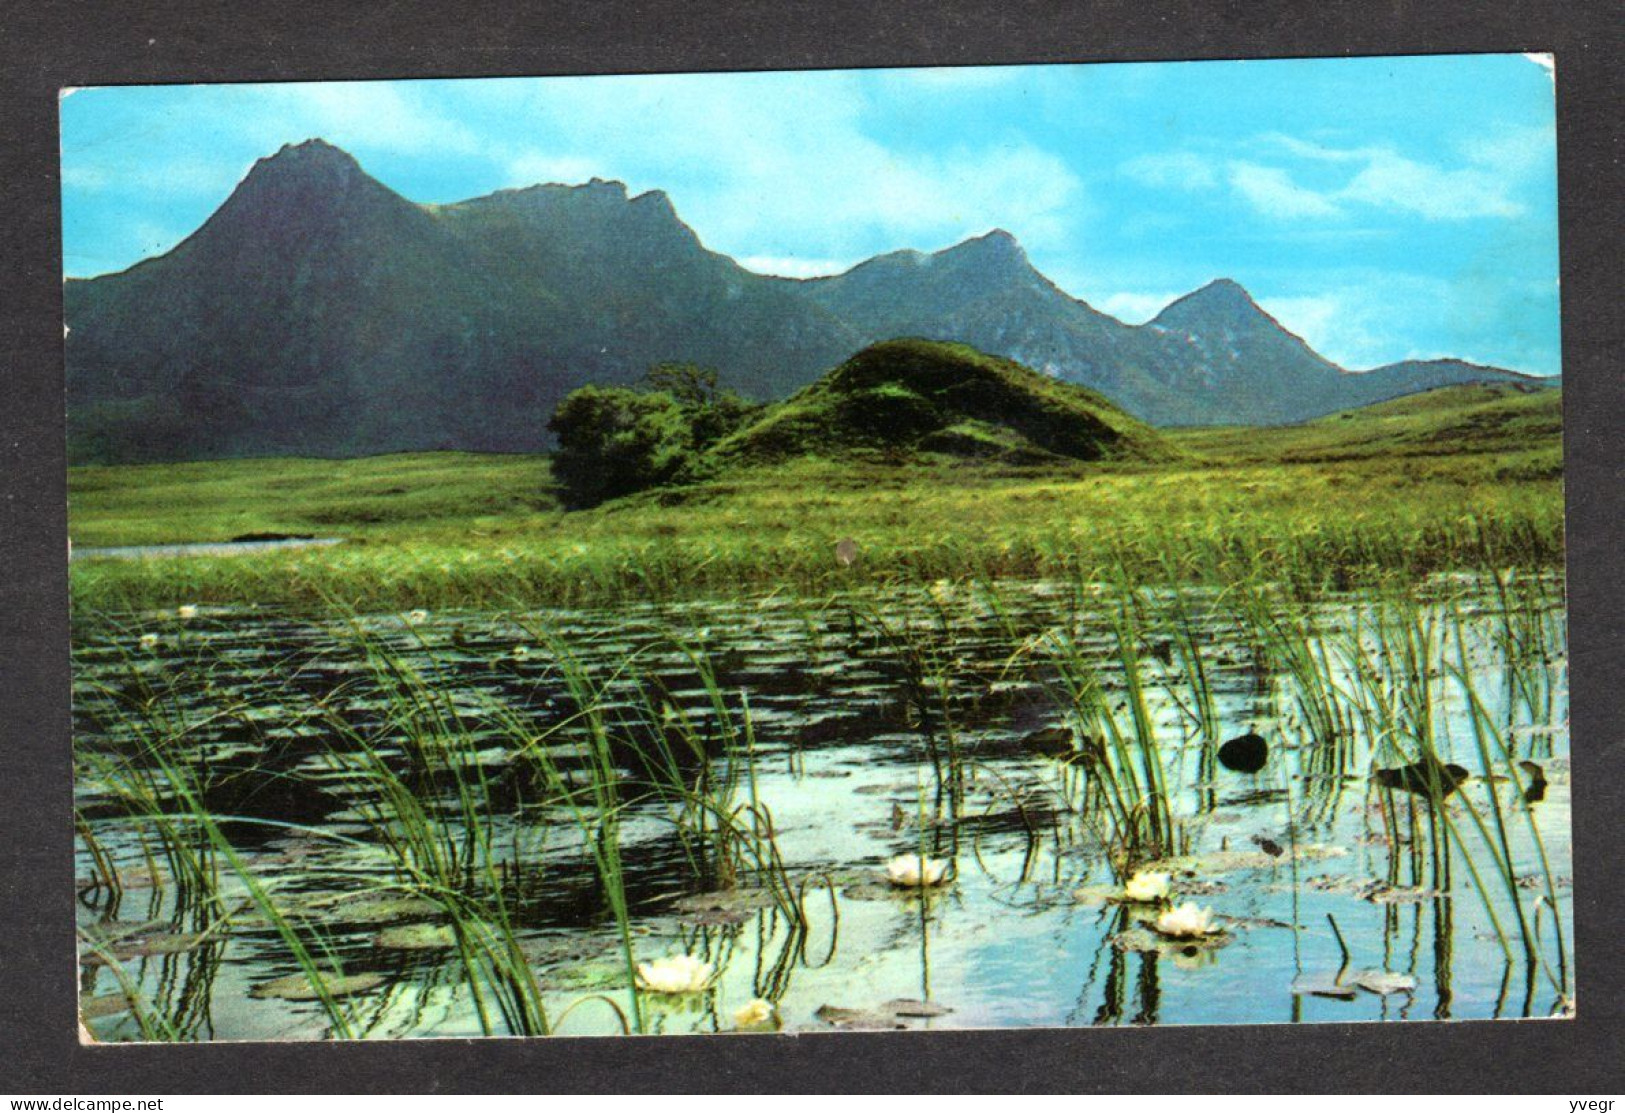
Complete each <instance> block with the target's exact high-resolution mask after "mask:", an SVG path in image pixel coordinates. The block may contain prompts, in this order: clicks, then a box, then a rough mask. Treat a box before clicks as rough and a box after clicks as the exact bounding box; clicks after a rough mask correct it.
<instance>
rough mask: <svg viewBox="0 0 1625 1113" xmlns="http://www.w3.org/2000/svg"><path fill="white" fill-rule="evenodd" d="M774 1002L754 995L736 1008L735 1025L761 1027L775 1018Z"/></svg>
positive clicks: (738, 1026)
mask: <svg viewBox="0 0 1625 1113" xmlns="http://www.w3.org/2000/svg"><path fill="white" fill-rule="evenodd" d="M773 1011H774V1010H773V1002H771V1001H764V1000H762V999H761V998H760V997H753V998H751V999H750V1000H749V1001H746V1002H745V1003H744V1004H743V1005H740V1006H739V1007H738V1008H737V1009H735V1010H734V1027H736V1028H759V1027H761V1026H762V1025H763V1024H766V1023H767V1022H768V1021H770V1020H772V1019H773Z"/></svg>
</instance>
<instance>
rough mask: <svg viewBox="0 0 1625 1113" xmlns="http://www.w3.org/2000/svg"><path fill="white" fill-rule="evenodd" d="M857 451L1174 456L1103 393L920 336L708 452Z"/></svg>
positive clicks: (759, 458) (719, 459) (845, 371)
mask: <svg viewBox="0 0 1625 1113" xmlns="http://www.w3.org/2000/svg"><path fill="white" fill-rule="evenodd" d="M849 454H862V455H866V456H883V457H890V458H895V459H897V460H899V461H900V462H901V461H904V460H908V459H911V458H917V457H921V456H955V457H964V458H973V459H989V460H995V461H999V462H1003V463H1012V464H1029V463H1031V464H1037V463H1044V462H1053V461H1057V460H1062V461H1064V460H1085V461H1093V460H1157V459H1166V458H1168V457H1170V456H1172V455H1175V453H1174V452H1173V450H1171V449H1170V448H1169V447H1168V446H1167V444H1166V442H1165V441H1164V440H1163V438H1162V437H1161V436H1160V435H1159V434H1157V433H1156V432H1155V431H1153V430H1152V429H1151V428H1150V427H1149V426H1147V425H1145V424H1143V423H1142V422H1140V421H1137V420H1135V419H1134V418H1132V417H1130V416H1129V415H1128V414H1127V413H1125V412H1123V411H1122V410H1121V409H1119V408H1118V407H1117V406H1114V405H1112V403H1110V402H1108V401H1107V400H1106V399H1105V398H1103V397H1101V396H1100V395H1099V394H1096V393H1095V392H1094V391H1091V390H1087V389H1085V388H1083V387H1079V386H1074V385H1073V384H1071V383H1064V382H1061V381H1060V380H1058V379H1054V378H1051V377H1050V376H1048V375H1044V374H1040V373H1039V372H1037V371H1034V370H1032V369H1031V368H1029V367H1024V366H1022V365H1021V364H1019V363H1016V362H1015V361H1013V360H1009V359H1001V358H998V357H996V356H990V355H987V354H986V353H984V352H980V351H977V350H976V349H975V348H972V347H969V346H968V345H965V344H947V343H941V342H938V341H932V340H917V339H902V340H887V341H883V342H882V343H879V344H874V345H871V346H870V347H867V348H865V349H863V350H862V351H860V352H858V353H857V354H856V355H854V356H853V357H852V358H850V359H848V360H847V361H846V362H845V363H843V364H841V365H840V366H839V367H837V368H835V369H834V370H833V371H830V372H829V373H828V374H826V375H824V376H823V378H821V379H819V380H818V381H817V382H815V383H813V384H812V385H811V386H808V387H806V388H805V389H803V390H801V391H799V392H797V393H796V394H795V395H793V396H791V397H790V398H788V399H787V400H785V401H784V402H782V403H780V404H779V405H776V406H773V407H771V408H770V409H769V410H768V411H767V412H766V413H765V414H764V415H763V416H762V418H761V419H760V420H758V421H756V422H755V423H753V424H751V425H748V426H746V427H745V428H744V429H741V430H740V431H738V432H737V433H735V434H733V435H732V436H730V437H728V438H727V439H725V440H723V441H722V442H720V443H719V444H717V446H716V447H715V448H714V449H712V451H711V454H710V455H711V460H712V462H713V463H716V464H721V465H727V464H763V463H775V462H778V461H782V460H788V459H790V458H792V457H797V456H824V457H831V456H843V455H849Z"/></svg>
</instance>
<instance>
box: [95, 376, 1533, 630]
mask: <svg viewBox="0 0 1625 1113" xmlns="http://www.w3.org/2000/svg"><path fill="white" fill-rule="evenodd" d="M859 381H860V382H861V381H864V380H861V378H860V380H859ZM853 385H854V386H856V387H857V389H860V390H862V389H871V388H872V387H870V386H858V385H857V384H856V383H854V384H853ZM916 393H918V392H916ZM922 397H926V398H929V397H930V392H929V391H927V392H926V394H924V395H922ZM804 401H807V402H808V406H807V408H806V409H801V408H800V407H798V408H797V409H796V410H794V411H792V412H791V414H790V415H788V417H792V418H796V419H797V421H796V422H795V423H792V424H791V426H790V427H791V428H796V427H798V426H799V427H801V428H803V429H804V431H806V432H807V433H808V435H809V437H811V436H812V433H813V430H811V429H810V428H807V427H806V424H805V422H803V421H802V419H803V418H807V419H808V420H810V418H809V415H810V414H811V413H813V412H817V411H816V408H815V407H813V406H812V405H811V402H812V401H816V399H812V400H804ZM798 415H799V416H798ZM1559 415H1560V396H1559V394H1558V392H1556V391H1540V392H1537V393H1534V394H1522V393H1519V392H1518V391H1517V390H1516V389H1511V388H1505V387H1490V388H1451V389H1446V390H1439V391H1434V392H1432V393H1430V394H1426V395H1420V396H1417V397H1414V398H1409V399H1403V400H1400V401H1396V402H1389V403H1383V404H1382V405H1379V406H1374V407H1369V408H1367V409H1365V410H1360V411H1355V412H1353V413H1352V415H1350V416H1347V417H1345V416H1342V415H1336V416H1333V417H1331V418H1327V419H1324V420H1321V421H1316V422H1311V423H1309V424H1306V425H1300V426H1293V427H1289V428H1282V429H1275V430H1259V429H1204V430H1190V431H1183V432H1180V433H1177V434H1166V435H1164V437H1162V438H1161V440H1162V441H1165V442H1167V443H1168V445H1169V446H1170V448H1169V449H1168V450H1167V451H1166V452H1165V453H1164V454H1162V455H1161V456H1159V457H1158V458H1155V459H1146V458H1142V457H1138V456H1135V455H1132V454H1131V455H1128V456H1123V457H1119V458H1115V459H1099V460H1095V461H1093V462H1087V463H1085V462H1082V461H1080V460H1076V459H1065V458H1061V457H1053V456H1052V457H1051V461H1052V462H1049V463H1046V464H1043V465H1039V466H1033V465H1028V466H1021V467H1005V466H998V465H993V466H988V465H978V466H967V464H966V460H965V458H964V457H963V456H956V455H952V454H947V453H941V452H932V451H918V450H915V449H911V450H909V454H908V455H909V463H908V466H901V467H900V466H898V465H897V463H896V459H897V457H896V456H895V454H890V453H888V452H885V451H868V452H860V453H857V454H846V455H840V454H837V455H833V456H825V455H818V454H813V453H808V454H802V455H796V456H789V457H781V458H776V459H772V460H769V461H767V462H766V463H765V465H763V466H735V467H729V468H726V469H724V470H722V471H721V472H719V474H718V475H717V476H716V477H715V478H713V479H711V480H709V481H707V482H702V483H695V484H691V485H689V486H686V487H681V488H669V489H663V490H656V491H649V492H645V493H643V494H641V495H637V496H633V497H631V498H627V499H622V500H619V501H617V502H615V503H612V504H608V505H605V506H602V507H599V508H596V509H594V510H590V511H582V512H576V513H566V512H564V511H563V510H562V509H560V508H559V506H558V504H557V502H556V500H555V499H554V497H553V494H552V484H551V481H550V479H549V474H548V462H547V459H546V458H545V457H541V456H481V455H466V454H455V453H425V454H414V455H403V456H385V457H373V458H369V459H363V460H344V461H327V460H282V459H273V460H236V461H221V462H216V463H205V464H185V465H147V466H132V467H117V468H73V469H70V472H69V488H70V499H69V512H70V524H71V535H72V537H73V540H74V542H75V544H77V545H81V546H83V545H91V544H101V545H110V544H140V543H157V542H177V541H215V540H226V539H229V538H231V537H233V536H237V535H240V534H244V533H252V532H283V533H313V534H321V535H324V536H338V537H343V538H346V539H347V542H346V544H343V545H339V546H336V547H334V548H331V549H323V550H312V551H306V552H297V553H280V554H264V555H258V556H253V557H229V558H186V559H166V560H152V561H122V560H76V561H75V562H74V565H73V572H72V587H73V601H74V607H75V609H76V610H81V609H87V608H88V609H104V608H105V609H114V610H123V609H126V608H139V607H147V606H174V605H178V604H180V603H198V602H203V603H208V602H221V603H248V602H252V603H294V604H317V603H322V602H330V601H334V600H337V601H341V602H343V603H346V604H348V605H351V606H356V607H360V608H364V609H386V608H408V607H416V606H424V607H442V608H444V607H463V606H479V605H487V604H496V605H506V604H513V603H516V602H517V603H526V604H536V603H543V604H560V605H571V604H593V603H600V602H610V601H614V600H617V599H622V598H634V599H645V600H648V599H663V598H681V597H685V596H694V595H739V594H745V593H750V592H757V591H774V590H792V591H822V590H826V589H832V588H834V587H837V586H839V585H842V584H850V583H851V582H853V581H854V580H860V581H867V582H886V581H898V580H906V581H925V582H934V581H936V580H941V579H947V580H964V579H996V578H1001V577H1025V576H1063V575H1078V576H1083V577H1087V578H1102V577H1110V576H1113V575H1116V574H1119V573H1122V574H1127V575H1129V576H1132V577H1137V578H1140V579H1142V580H1157V579H1167V578H1178V579H1181V580H1191V581H1206V582H1214V583H1223V582H1235V581H1236V580H1237V579H1238V578H1242V577H1249V576H1253V577H1264V578H1266V579H1277V580H1278V579H1290V580H1291V581H1293V582H1295V583H1307V584H1310V585H1316V584H1328V583H1330V584H1338V585H1342V584H1347V583H1354V582H1359V580H1360V579H1361V578H1363V577H1367V576H1372V575H1383V574H1386V573H1390V572H1394V571H1396V570H1397V571H1401V572H1403V573H1404V574H1405V575H1406V576H1414V575H1418V574H1422V573H1425V572H1427V571H1432V570H1438V569H1447V568H1461V567H1506V566H1509V565H1522V566H1540V567H1554V566H1560V565H1561V561H1562V554H1563V492H1562V445H1561V438H1560V436H1559ZM825 416H829V415H828V413H827V412H826V413H825ZM780 420H781V421H785V420H786V418H785V417H781V418H780ZM949 428H951V426H949ZM770 429H771V427H770ZM781 431H782V430H781ZM1126 431H1127V432H1128V433H1129V434H1132V432H1133V427H1132V426H1129V427H1127V430H1126ZM747 432H748V431H747ZM758 432H760V430H758ZM921 439H923V438H921ZM768 443H769V444H772V443H774V442H771V441H770V442H768ZM800 443H803V444H805V443H807V442H806V441H801V442H800ZM915 443H916V444H917V443H918V442H915ZM1128 443H1129V444H1130V445H1134V444H1136V443H1137V442H1136V441H1135V440H1134V438H1133V437H1132V435H1130V437H1129V442H1128ZM746 447H747V446H746V444H743V443H742V444H737V445H735V446H733V449H732V450H731V451H735V452H740V451H743V450H744V449H745V448H746ZM757 447H758V448H761V447H763V446H762V445H760V444H758V445H757ZM842 538H851V539H853V540H854V541H855V542H856V543H857V546H858V551H859V554H860V555H859V558H858V560H857V561H856V562H855V563H854V564H852V565H851V566H850V567H844V566H842V565H840V564H839V563H838V562H837V561H836V560H835V559H834V556H833V547H834V544H835V542H836V541H838V540H840V539H842Z"/></svg>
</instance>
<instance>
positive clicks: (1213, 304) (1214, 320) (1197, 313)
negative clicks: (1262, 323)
mask: <svg viewBox="0 0 1625 1113" xmlns="http://www.w3.org/2000/svg"><path fill="white" fill-rule="evenodd" d="M1258 319H1263V320H1266V321H1269V320H1272V318H1270V315H1269V314H1268V313H1266V312H1264V310H1263V309H1261V308H1259V305H1258V303H1257V302H1256V301H1254V300H1253V296H1252V295H1251V294H1249V293H1248V292H1247V290H1246V289H1245V288H1244V287H1243V286H1242V285H1241V283H1239V282H1237V281H1235V280H1234V279H1230V278H1215V279H1214V280H1213V281H1212V282H1209V283H1208V284H1207V285H1206V286H1203V287H1202V288H1201V289H1199V290H1192V291H1191V292H1190V293H1188V294H1186V295H1185V296H1184V297H1182V298H1179V299H1177V300H1176V301H1174V302H1172V303H1170V304H1169V306H1168V307H1167V308H1166V309H1164V310H1163V311H1162V312H1161V313H1158V314H1157V315H1156V317H1154V318H1152V320H1151V324H1153V325H1155V326H1157V327H1159V328H1166V329H1177V330H1182V331H1190V330H1193V329H1198V328H1201V327H1211V326H1213V325H1221V326H1222V325H1231V326H1234V325H1237V324H1243V323H1247V322H1251V321H1255V320H1258Z"/></svg>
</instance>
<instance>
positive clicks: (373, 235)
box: [64, 140, 1523, 462]
mask: <svg viewBox="0 0 1625 1113" xmlns="http://www.w3.org/2000/svg"><path fill="white" fill-rule="evenodd" d="M64 302H65V308H66V318H67V324H68V326H69V328H70V331H69V334H68V337H67V341H66V351H67V387H68V403H69V405H68V437H69V452H70V456H71V458H72V459H74V460H75V461H76V462H129V461H143V460H186V459H201V458H213V457H222V456H244V455H295V454H298V455H319V456H354V455H367V454H375V453H380V452H388V451H399V450H408V449H438V448H444V449H465V450H476V451H534V450H540V449H544V448H546V447H547V446H548V440H547V434H546V432H545V426H546V422H547V418H548V416H549V414H550V413H551V412H552V410H553V407H554V406H555V405H556V404H557V403H558V401H559V399H561V398H562V397H563V396H564V395H565V394H567V393H568V392H569V391H570V390H572V389H574V388H575V387H578V386H581V385H583V384H584V383H589V382H592V383H628V382H632V381H634V380H636V379H637V378H639V377H640V376H641V375H642V374H643V373H644V372H645V370H646V369H647V368H648V367H649V366H650V365H651V364H654V363H657V362H661V361H668V360H670V361H687V362H693V363H699V364H703V365H706V366H711V367H716V368H717V369H719V371H720V372H721V373H722V383H723V385H724V386H728V387H732V388H733V389H736V390H739V391H740V392H742V393H744V394H746V395H748V396H750V397H754V398H756V399H759V400H764V401H766V400H773V399H782V398H785V397H787V396H788V395H789V394H791V393H792V392H793V391H795V390H796V389H797V388H799V387H802V386H804V385H806V384H807V383H809V382H811V381H812V380H813V379H814V378H815V377H816V376H817V375H818V374H819V373H820V372H821V371H822V370H823V369H825V368H828V367H830V366H833V365H834V364H836V363H839V362H840V361H841V360H843V359H845V358H846V357H847V356H849V355H851V353H853V352H854V351H857V350H858V349H860V348H862V347H864V346H865V345H868V344H872V343H875V342H877V341H881V340H885V339H888V338H891V337H896V336H920V337H924V338H927V339H933V340H944V341H957V342H963V343H968V344H971V345H973V346H974V347H976V348H979V349H981V350H983V351H987V352H992V353H995V354H998V355H1002V356H1006V357H1009V358H1011V359H1015V360H1018V361H1020V362H1022V363H1025V364H1027V365H1028V366H1031V367H1034V368H1036V369H1038V370H1040V371H1042V372H1044V373H1046V374H1049V375H1052V376H1054V377H1056V378H1059V379H1064V380H1067V381H1069V382H1074V383H1078V384H1081V385H1084V386H1087V387H1089V388H1091V389H1094V390H1098V391H1100V392H1101V393H1102V394H1104V395H1106V396H1107V397H1108V398H1111V399H1112V400H1113V401H1114V402H1116V403H1117V404H1118V405H1120V406H1122V407H1123V408H1124V409H1126V410H1128V411H1129V412H1130V413H1132V414H1134V415H1135V416H1136V417H1139V418H1141V419H1142V420H1146V421H1150V422H1152V423H1153V424H1157V425H1192V424H1215V423H1232V422H1246V423H1252V424H1261V423H1263V424H1268V423H1280V422H1292V421H1301V420H1304V419H1306V418H1310V417H1314V416H1318V415H1320V414H1324V413H1328V412H1331V411H1335V410H1338V409H1343V408H1347V407H1349V406H1355V405H1360V404H1362V403H1365V402H1370V401H1376V400H1379V399H1382V398H1388V397H1393V396H1396V395H1399V394H1404V393H1408V392H1412V391H1416V390H1424V389H1427V388H1430V387H1434V386H1439V385H1442V384H1447V383H1455V382H1466V381H1491V380H1517V379H1522V378H1523V377H1522V376H1517V375H1515V374H1514V373H1512V372H1508V371H1502V370H1499V369H1496V368H1486V367H1475V366H1473V365H1470V364H1465V363H1459V362H1453V361H1440V362H1432V363H1404V364H1395V365H1393V366H1391V367H1385V368H1378V369H1376V370H1373V371H1368V372H1360V373H1352V372H1348V371H1345V370H1343V369H1342V368H1339V367H1337V366H1336V365H1334V364H1332V363H1330V362H1328V361H1326V360H1325V359H1322V358H1321V357H1320V356H1318V355H1316V354H1315V353H1314V352H1313V351H1312V350H1310V348H1309V347H1308V346H1307V345H1306V344H1304V342H1303V341H1302V340H1300V339H1299V338H1297V337H1295V336H1293V335H1292V334H1291V333H1289V332H1287V331H1286V330H1285V329H1283V328H1281V326H1280V325H1279V324H1278V323H1277V322H1275V321H1274V320H1273V318H1271V317H1270V316H1269V315H1268V314H1266V313H1265V312H1264V311H1263V310H1261V309H1259V308H1258V306H1257V305H1256V304H1254V303H1253V301H1252V299H1251V298H1250V297H1249V296H1248V295H1247V293H1246V291H1244V290H1242V289H1241V287H1239V286H1237V285H1236V284H1235V283H1233V282H1228V281H1219V282H1215V283H1212V284H1210V285H1209V286H1206V287H1204V288H1203V289H1201V290H1198V291H1196V292H1195V293H1193V294H1190V295H1188V296H1187V297H1185V298H1183V299H1181V300H1180V301H1178V302H1176V303H1174V304H1173V305H1171V306H1169V307H1168V309H1167V310H1165V311H1164V312H1163V313H1162V314H1161V315H1160V316H1158V317H1157V318H1156V319H1155V320H1153V321H1151V322H1150V323H1148V324H1146V325H1142V326H1131V325H1127V324H1124V323H1123V322H1121V321H1118V320H1116V319H1114V318H1112V317H1109V316H1107V315H1106V314H1103V313H1100V312H1098V311H1097V310H1095V309H1093V308H1091V307H1089V306H1088V305H1086V304H1085V303H1083V302H1081V301H1079V300H1077V299H1075V298H1072V297H1069V296H1068V295H1067V294H1066V293H1064V292H1063V291H1061V290H1060V289H1058V288H1057V287H1056V286H1055V285H1054V284H1053V283H1051V282H1050V281H1049V280H1048V279H1047V278H1045V277H1044V276H1043V275H1042V274H1040V273H1039V272H1038V271H1037V270H1035V269H1034V268H1033V267H1032V265H1031V263H1030V262H1029V261H1028V259H1027V256H1026V253H1025V252H1024V251H1023V250H1022V248H1021V246H1020V244H1018V243H1017V242H1016V241H1015V240H1014V238H1013V237H1011V236H1010V235H1009V234H1008V233H1005V232H1002V231H994V232H991V233H988V234H987V235H985V236H981V237H978V238H976V239H973V240H969V241H966V242H965V243H963V244H960V245H958V246H956V247H953V248H949V249H947V250H945V251H940V252H936V253H935V254H920V253H917V252H895V253H891V254H887V255H882V256H879V257H877V258H874V259H871V260H869V261H868V262H865V263H862V264H860V265H859V266H857V267H854V268H853V269H852V270H850V271H848V272H846V273H845V274H842V275H839V276H835V277H831V278H823V279H813V280H806V281H797V280H791V279H784V278H773V277H768V276H764V275H759V274H754V273H752V272H750V271H748V270H746V269H745V268H743V267H741V266H740V265H739V264H738V263H736V262H734V260H732V259H730V258H728V257H727V256H725V255H722V254H719V253H717V252H714V251H710V250H708V249H707V248H706V247H705V246H704V245H703V244H702V243H701V242H700V240H699V238H698V237H697V236H696V235H695V233H694V232H693V230H692V229H690V228H689V227H688V226H687V225H686V224H684V223H683V222H682V220H681V219H679V217H678V215H677V213H676V212H675V211H674V210H673V208H672V205H671V202H670V200H669V199H668V198H667V197H666V195H665V194H663V193H660V192H658V191H653V192H649V193H644V194H640V195H637V196H631V195H629V194H628V192H627V190H626V187H625V186H624V185H622V184H620V183H618V182H604V181H597V180H595V181H593V182H590V183H588V184H586V185H581V186H558V185H544V186H535V187H531V188H529V189H520V190H505V191H502V192H500V193H495V194H492V195H490V196H488V197H481V198H477V199H474V200H470V201H464V202H460V203H458V204H452V205H418V204H414V203H413V202H410V201H408V200H406V199H405V198H403V197H401V196H400V195H398V194H396V193H395V192H393V191H392V190H390V189H388V188H387V187H385V186H384V185H382V184H380V183H379V182H377V181H375V180H374V179H372V178H371V177H369V176H368V175H367V174H366V173H365V172H364V171H363V170H362V169H361V167H360V166H359V165H358V164H357V163H356V161H355V160H354V159H353V158H352V157H350V155H348V154H346V153H345V152H343V151H341V150H339V149H338V148H336V147H333V146H331V145H330V144H327V143H324V142H322V141H320V140H312V141H309V142H306V143H302V144H298V145H296V146H288V147H284V148H283V149H282V150H280V151H278V152H277V153H276V154H274V155H272V156H270V157H268V158H265V159H262V160H260V161H259V162H258V163H256V164H255V166H254V167H253V169H252V170H251V171H250V172H249V174H248V176H247V177H246V178H245V179H244V180H243V182H242V183H241V184H240V185H239V186H238V187H237V189H236V190H235V191H234V192H233V193H232V195H231V196H230V197H229V198H228V199H227V200H226V202H225V203H224V204H223V205H222V206H221V207H220V209H219V210H217V211H216V212H215V213H214V215H213V216H211V217H210V218H209V220H208V221H207V222H205V223H204V225H203V226H202V227H201V228H199V229H198V230H197V231H196V232H195V233H194V234H193V235H192V236H190V237H189V238H188V239H186V240H185V241H184V242H182V243H181V244H180V245H179V246H177V247H176V248H175V249H174V250H172V251H170V252H169V253H167V254H165V255H163V256H159V257H157V258H154V259H149V260H146V261H145V262H142V263H140V264H138V265H136V266H134V267H131V268H130V269H129V270H126V271H123V272H121V273H118V274H111V275H104V276H102V277H99V278H93V279H86V280H70V281H69V282H67V284H66V286H65V289H64Z"/></svg>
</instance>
